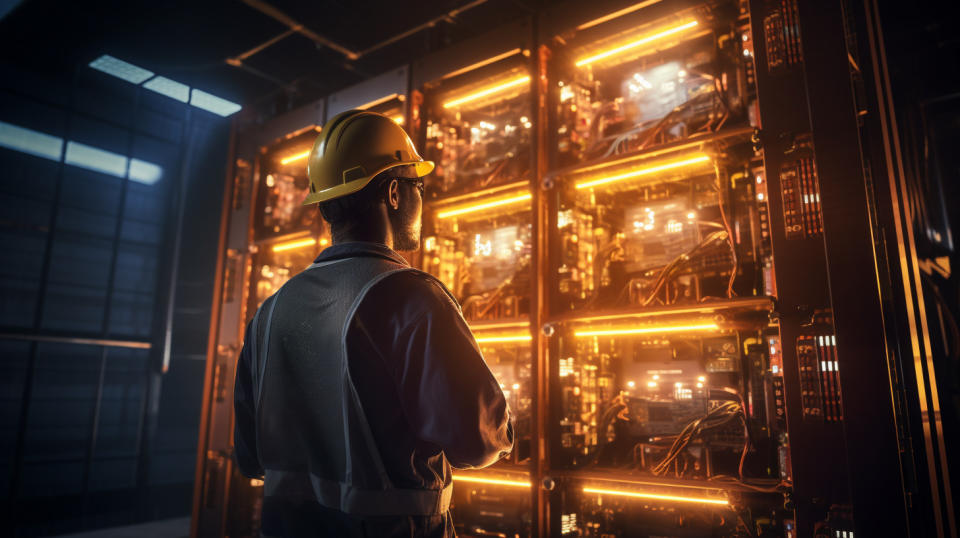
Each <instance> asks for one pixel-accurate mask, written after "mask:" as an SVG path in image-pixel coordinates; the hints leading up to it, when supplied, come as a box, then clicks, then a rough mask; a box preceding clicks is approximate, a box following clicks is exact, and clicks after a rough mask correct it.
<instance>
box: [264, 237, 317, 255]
mask: <svg viewBox="0 0 960 538" xmlns="http://www.w3.org/2000/svg"><path fill="white" fill-rule="evenodd" d="M316 244H317V240H316V239H314V238H312V237H308V238H307V239H295V240H293V241H287V242H286V243H280V244H278V245H274V246H273V251H274V252H283V251H284V250H293V249H295V248H301V247H309V246H311V245H316Z"/></svg>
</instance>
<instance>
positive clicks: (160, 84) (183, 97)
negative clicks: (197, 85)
mask: <svg viewBox="0 0 960 538" xmlns="http://www.w3.org/2000/svg"><path fill="white" fill-rule="evenodd" d="M143 87H144V88H146V89H148V90H151V91H155V92H157V93H159V94H160V95H166V96H167V97H169V98H171V99H176V100H177V101H180V102H181V103H186V102H187V101H189V100H190V86H187V85H186V84H181V83H179V82H177V81H176V80H170V79H168V78H167V77H160V76H156V77H153V78H152V79H150V80H148V81H147V83H146V84H144V85H143Z"/></svg>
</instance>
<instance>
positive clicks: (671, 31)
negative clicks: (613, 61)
mask: <svg viewBox="0 0 960 538" xmlns="http://www.w3.org/2000/svg"><path fill="white" fill-rule="evenodd" d="M697 24H699V23H698V22H697V21H688V22H685V23H683V24H681V25H679V26H674V27H673V28H668V29H666V30H663V31H660V32H657V33H655V34H651V35H648V36H644V37H641V38H640V39H638V40H636V41H631V42H630V43H627V44H626V45H621V46H619V47H616V48H612V49H610V50H605V51H603V52H601V53H599V54H595V55H593V56H589V57H587V58H583V59H581V60H577V63H576V66H577V67H583V66H585V65H588V64H591V63H593V62H595V61H597V60H603V59H604V58H609V57H610V56H616V55H617V54H621V53H624V52H626V51H628V50H631V49H635V48H637V47H639V46H640V45H645V44H647V43H651V42H653V41H657V40H660V39H663V38H665V37H669V36H671V35H673V34H676V33H680V32H682V31H684V30H689V29H690V28H693V27H695V26H697Z"/></svg>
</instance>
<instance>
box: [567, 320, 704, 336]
mask: <svg viewBox="0 0 960 538" xmlns="http://www.w3.org/2000/svg"><path fill="white" fill-rule="evenodd" d="M719 329H720V327H719V326H718V325H717V324H716V323H701V324H697V325H660V326H654V327H637V328H633V329H601V330H587V331H574V333H573V335H574V336H576V337H577V338H581V337H585V336H629V335H635V334H661V333H679V332H693V331H716V330H719Z"/></svg>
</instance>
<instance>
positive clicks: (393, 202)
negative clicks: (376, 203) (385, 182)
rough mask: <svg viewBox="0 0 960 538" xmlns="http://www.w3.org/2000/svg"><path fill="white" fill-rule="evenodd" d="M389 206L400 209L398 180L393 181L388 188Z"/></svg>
mask: <svg viewBox="0 0 960 538" xmlns="http://www.w3.org/2000/svg"><path fill="white" fill-rule="evenodd" d="M387 204H388V205H390V207H391V208H392V209H400V182H399V181H397V179H396V178H393V179H391V180H390V184H389V186H388V187H387Z"/></svg>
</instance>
